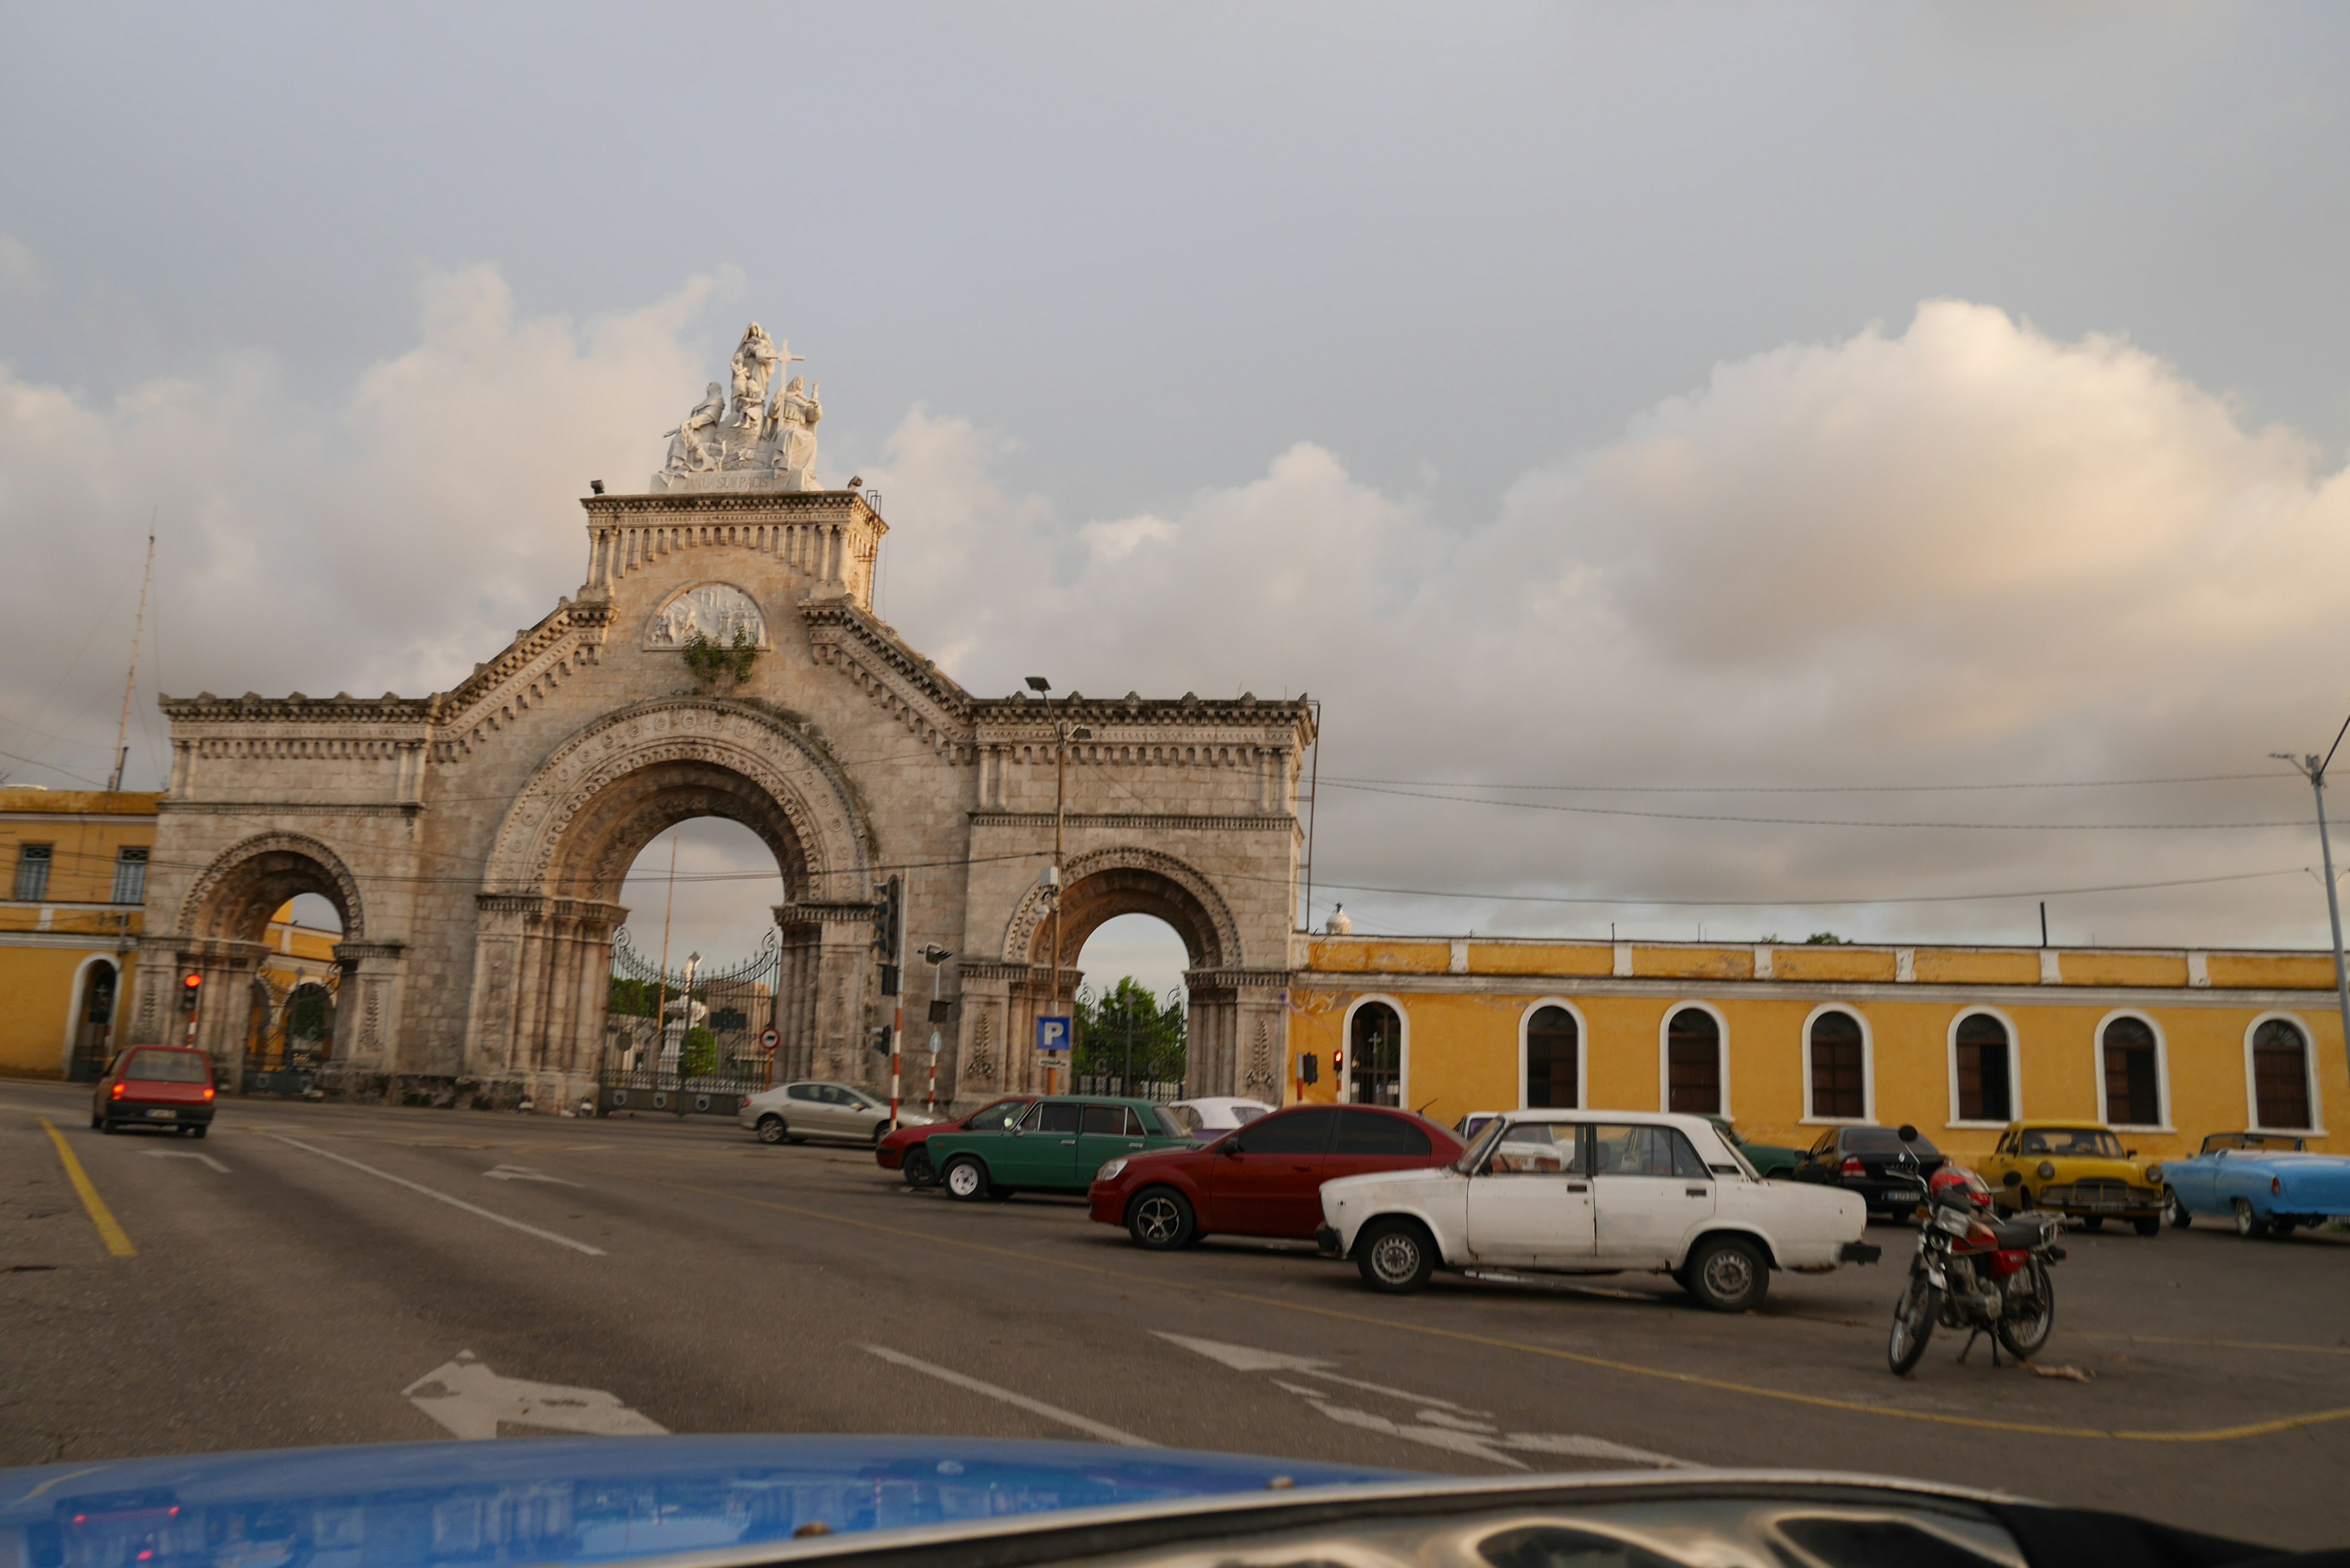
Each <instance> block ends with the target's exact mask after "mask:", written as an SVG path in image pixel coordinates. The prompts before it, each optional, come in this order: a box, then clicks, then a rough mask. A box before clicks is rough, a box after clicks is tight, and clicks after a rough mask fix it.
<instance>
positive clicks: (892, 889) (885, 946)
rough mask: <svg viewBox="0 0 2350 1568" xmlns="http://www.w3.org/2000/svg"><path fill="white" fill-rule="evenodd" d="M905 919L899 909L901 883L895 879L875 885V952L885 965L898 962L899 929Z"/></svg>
mask: <svg viewBox="0 0 2350 1568" xmlns="http://www.w3.org/2000/svg"><path fill="white" fill-rule="evenodd" d="M903 919H904V912H903V911H902V910H900V909H899V882H898V878H897V877H890V878H889V880H888V881H887V882H876V883H875V884H874V885H873V950H874V951H875V952H878V953H879V954H880V955H881V959H882V961H883V962H885V963H889V964H895V963H896V962H897V961H898V929H899V924H900V923H901V922H902V921H903Z"/></svg>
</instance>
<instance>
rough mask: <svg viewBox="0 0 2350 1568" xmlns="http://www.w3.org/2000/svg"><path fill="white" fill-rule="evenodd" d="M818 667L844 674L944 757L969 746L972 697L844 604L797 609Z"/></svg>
mask: <svg viewBox="0 0 2350 1568" xmlns="http://www.w3.org/2000/svg"><path fill="white" fill-rule="evenodd" d="M800 620H801V622H802V623H803V624H804V625H805V626H806V628H807V635H808V648H809V649H810V651H811V652H813V653H814V654H815V656H816V662H817V663H818V664H823V665H830V666H832V667H833V668H835V669H837V670H840V671H841V672H842V673H843V674H845V675H847V677H848V678H849V679H850V680H852V681H853V682H854V683H855V684H856V685H857V686H858V688H859V689H861V690H862V691H864V692H865V693H866V694H867V695H868V696H869V697H871V698H872V699H873V701H876V702H878V703H879V704H880V706H881V708H882V710H883V711H885V712H887V713H889V715H890V716H891V717H892V718H894V719H896V720H898V721H899V722H900V723H902V724H904V725H905V726H906V727H907V728H908V729H909V730H911V731H912V732H914V733H915V734H917V735H920V737H921V738H922V739H923V740H924V741H926V742H929V743H930V744H931V745H932V746H935V747H937V748H938V749H939V750H940V752H941V753H949V754H952V753H958V752H960V751H962V749H964V748H967V747H968V746H969V745H970V744H971V694H970V693H969V692H967V691H964V690H963V689H962V687H960V686H958V685H956V684H955V683H954V682H953V681H952V680H949V679H948V678H947V676H946V674H945V673H944V672H943V671H941V670H940V669H939V667H938V666H937V665H935V664H932V663H931V661H930V660H929V659H924V658H923V657H921V655H920V654H918V653H916V652H915V651H914V650H913V649H910V648H908V647H907V646H906V645H905V644H904V643H902V642H900V641H899V640H898V639H897V638H896V637H895V636H894V635H892V634H891V633H890V632H889V628H886V627H884V626H882V625H881V624H880V623H879V621H876V620H874V619H873V618H871V617H870V616H868V615H867V614H866V613H865V612H864V611H863V610H862V609H860V608H858V607H857V606H855V605H853V604H850V603H849V602H848V601H847V600H845V599H811V600H809V601H808V602H806V604H803V605H802V606H800Z"/></svg>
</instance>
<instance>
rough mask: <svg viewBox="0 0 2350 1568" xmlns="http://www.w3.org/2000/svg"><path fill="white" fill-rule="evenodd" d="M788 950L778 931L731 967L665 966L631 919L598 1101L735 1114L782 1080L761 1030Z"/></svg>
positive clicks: (599, 1106)
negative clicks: (648, 953)
mask: <svg viewBox="0 0 2350 1568" xmlns="http://www.w3.org/2000/svg"><path fill="white" fill-rule="evenodd" d="M782 967H783V950H782V946H781V939H780V938H779V936H778V935H777V933H776V932H775V931H774V930H773V929H770V930H769V931H768V932H767V937H766V940H765V941H764V942H763V943H761V944H760V947H759V950H758V951H757V952H755V953H753V954H752V955H751V956H750V957H749V958H747V959H744V960H743V961H742V962H741V963H738V964H735V965H734V966H733V967H732V968H730V969H723V970H709V971H705V970H702V969H701V967H700V966H699V965H698V964H697V963H689V964H688V965H687V966H686V967H685V968H683V969H679V970H670V971H664V970H663V969H662V968H661V967H660V963H659V962H657V961H653V960H650V959H647V958H646V957H645V956H644V955H643V954H641V953H639V952H638V951H637V950H636V949H635V947H634V946H632V945H631V944H630V942H629V933H628V929H627V928H626V927H622V928H621V929H620V930H619V932H618V933H617V934H615V935H614V937H613V939H612V986H611V994H610V996H609V997H608V1006H607V1008H606V1011H605V1014H604V1062H603V1066H602V1070H601V1071H600V1073H599V1074H598V1087H597V1095H596V1110H597V1114H598V1115H599V1116H609V1115H611V1114H612V1113H613V1112H615V1111H665V1112H668V1113H670V1114H671V1115H673V1116H695V1115H700V1116H733V1115H734V1114H735V1112H736V1111H738V1110H740V1109H741V1108H742V1105H743V1099H744V1098H745V1097H746V1096H751V1095H755V1094H757V1093H758V1092H759V1091H760V1090H762V1089H764V1088H766V1087H768V1086H769V1085H770V1084H771V1083H772V1081H773V1080H772V1074H773V1072H774V1058H773V1057H772V1056H771V1055H769V1054H767V1053H766V1052H765V1051H764V1050H762V1049H761V1048H760V1035H761V1034H762V1033H763V1032H764V1031H766V1030H768V1029H770V1028H773V1027H774V1026H775V982H776V980H777V977H778V976H779V975H780V974H781V972H782Z"/></svg>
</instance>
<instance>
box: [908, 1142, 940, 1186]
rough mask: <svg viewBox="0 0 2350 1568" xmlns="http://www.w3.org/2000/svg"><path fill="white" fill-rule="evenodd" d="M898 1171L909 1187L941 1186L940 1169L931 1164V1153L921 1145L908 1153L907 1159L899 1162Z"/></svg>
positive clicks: (912, 1148)
mask: <svg viewBox="0 0 2350 1568" xmlns="http://www.w3.org/2000/svg"><path fill="white" fill-rule="evenodd" d="M898 1170H899V1174H900V1175H902V1176H903V1177H905V1179H906V1185H907V1186H909V1187H936V1186H937V1185H938V1184H939V1168H938V1167H937V1166H935V1165H932V1164H931V1151H930V1150H929V1149H927V1148H924V1147H922V1146H921V1145H920V1144H916V1145H915V1146H914V1147H911V1148H910V1149H908V1150H907V1151H906V1157H905V1158H903V1159H901V1160H899V1162H898Z"/></svg>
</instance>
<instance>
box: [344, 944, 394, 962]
mask: <svg viewBox="0 0 2350 1568" xmlns="http://www.w3.org/2000/svg"><path fill="white" fill-rule="evenodd" d="M407 950H408V944H407V943H406V942H337V943H336V944H335V961H336V962H337V963H340V964H353V963H365V962H367V961H369V960H375V961H382V962H391V963H396V962H398V961H399V960H400V955H401V954H402V953H405V952H406V951H407Z"/></svg>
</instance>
